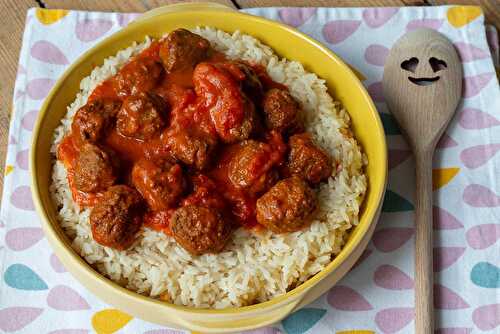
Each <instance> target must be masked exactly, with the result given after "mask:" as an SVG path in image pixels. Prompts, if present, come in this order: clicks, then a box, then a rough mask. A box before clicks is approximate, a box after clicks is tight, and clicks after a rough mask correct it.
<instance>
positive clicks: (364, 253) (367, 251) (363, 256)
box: [351, 248, 373, 270]
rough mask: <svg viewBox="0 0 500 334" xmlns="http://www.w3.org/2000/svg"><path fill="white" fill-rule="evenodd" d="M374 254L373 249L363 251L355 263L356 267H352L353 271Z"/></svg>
mask: <svg viewBox="0 0 500 334" xmlns="http://www.w3.org/2000/svg"><path fill="white" fill-rule="evenodd" d="M372 253H373V251H372V250H371V249H368V248H367V249H365V250H364V251H363V253H361V256H360V257H359V258H358V260H357V261H356V263H354V265H353V266H352V267H351V270H353V269H354V268H356V267H357V266H359V265H360V264H361V263H363V261H364V260H366V259H367V258H368V257H369V256H370V255H371V254H372Z"/></svg>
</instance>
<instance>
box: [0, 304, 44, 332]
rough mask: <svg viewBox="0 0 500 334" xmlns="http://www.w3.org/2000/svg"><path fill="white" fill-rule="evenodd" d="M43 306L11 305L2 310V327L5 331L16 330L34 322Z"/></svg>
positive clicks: (0, 327)
mask: <svg viewBox="0 0 500 334" xmlns="http://www.w3.org/2000/svg"><path fill="white" fill-rule="evenodd" d="M42 312H43V309H42V308H35V307H9V308H4V309H2V310H0V329H1V330H3V331H5V332H15V331H18V330H20V329H23V328H24V327H26V326H27V325H28V324H30V323H32V322H33V321H34V320H35V319H36V318H38V316H39V315H40V314H42Z"/></svg>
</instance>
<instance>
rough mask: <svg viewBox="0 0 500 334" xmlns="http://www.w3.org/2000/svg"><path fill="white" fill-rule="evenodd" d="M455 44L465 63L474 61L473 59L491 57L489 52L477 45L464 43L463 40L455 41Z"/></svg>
mask: <svg viewBox="0 0 500 334" xmlns="http://www.w3.org/2000/svg"><path fill="white" fill-rule="evenodd" d="M454 45H455V48H456V49H457V50H458V53H459V55H460V59H461V60H462V62H464V63H466V62H469V61H472V60H478V59H484V58H489V57H490V53H489V52H486V51H484V50H483V49H480V48H478V47H475V46H474V45H472V44H468V43H463V42H456V43H454Z"/></svg>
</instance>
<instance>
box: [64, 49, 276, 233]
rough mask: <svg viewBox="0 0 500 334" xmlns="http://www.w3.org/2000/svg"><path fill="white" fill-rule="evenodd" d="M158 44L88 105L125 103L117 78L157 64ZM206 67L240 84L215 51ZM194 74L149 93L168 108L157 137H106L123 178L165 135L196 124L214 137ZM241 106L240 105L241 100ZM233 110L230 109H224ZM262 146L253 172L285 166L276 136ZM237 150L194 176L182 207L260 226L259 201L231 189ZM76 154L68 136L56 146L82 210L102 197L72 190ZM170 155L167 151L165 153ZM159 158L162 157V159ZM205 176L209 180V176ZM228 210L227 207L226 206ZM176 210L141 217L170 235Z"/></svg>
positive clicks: (231, 119) (233, 117)
mask: <svg viewBox="0 0 500 334" xmlns="http://www.w3.org/2000/svg"><path fill="white" fill-rule="evenodd" d="M159 48H160V43H159V42H153V43H152V44H151V46H150V47H149V48H147V49H145V50H144V51H142V52H141V53H140V54H139V55H137V56H136V57H134V58H133V59H132V60H131V61H130V62H129V63H127V64H126V65H125V66H123V68H122V69H120V71H119V72H118V74H117V75H115V76H113V77H111V78H109V79H107V80H105V81H104V82H103V83H101V84H100V85H99V86H97V87H96V88H95V89H94V90H93V92H92V93H91V95H90V97H89V101H92V100H96V99H100V98H104V97H105V98H112V99H118V100H122V101H123V100H124V99H125V98H126V97H127V96H126V95H123V94H122V93H119V92H118V91H117V80H118V79H117V76H118V75H121V74H126V73H129V72H133V71H135V70H137V67H138V66H140V63H139V62H140V61H141V60H143V59H146V58H149V59H153V60H155V61H157V62H161V59H160V57H159ZM205 62H209V63H214V64H217V66H220V67H221V68H224V69H225V70H226V71H227V72H229V73H231V75H232V76H233V78H236V79H237V80H244V78H245V75H244V74H243V73H242V72H241V70H240V69H238V67H237V66H235V65H234V64H233V63H231V62H228V61H227V60H226V58H225V56H224V55H223V54H221V53H218V52H216V51H213V50H212V51H211V55H210V57H209V59H208V60H206V61H205ZM250 66H251V67H252V68H253V70H254V71H255V72H256V73H257V75H258V78H259V79H260V81H261V82H262V83H263V86H264V88H265V89H270V88H281V89H286V87H285V86H284V85H281V84H279V83H276V82H274V81H273V80H272V79H271V78H270V77H269V76H268V75H267V73H266V70H265V68H264V67H262V66H259V65H250ZM192 78H193V70H182V71H178V72H174V73H171V74H168V75H163V78H162V79H161V81H160V82H159V83H158V84H156V86H155V87H153V88H152V91H154V92H155V93H156V94H158V95H159V96H161V97H162V98H163V99H164V100H165V101H166V102H167V104H168V106H169V117H168V119H169V127H168V128H167V129H166V130H165V131H164V132H163V133H162V135H161V136H159V137H157V138H154V139H152V140H149V141H142V140H138V139H134V138H131V137H125V136H123V135H121V134H120V133H118V132H117V130H116V129H115V128H114V129H112V130H111V131H109V133H108V134H107V136H106V138H104V140H103V142H102V144H104V145H105V146H107V147H108V148H110V149H112V150H113V151H114V152H116V154H117V155H118V157H119V158H120V160H121V161H122V166H123V167H122V168H123V169H124V171H121V172H122V173H124V174H127V173H129V172H130V169H131V167H132V165H133V163H134V162H136V161H138V160H139V159H141V158H144V157H147V156H148V155H150V154H152V152H153V153H154V152H156V153H158V152H159V151H165V150H167V149H166V147H165V139H166V137H167V136H168V135H169V133H170V132H169V131H173V130H175V129H176V128H177V129H186V128H192V127H193V124H196V126H197V129H198V130H197V131H199V132H200V133H204V134H208V135H212V136H216V135H217V132H216V130H215V127H214V124H213V121H212V119H211V116H210V113H209V112H208V110H207V105H206V103H203V101H205V100H206V99H205V100H203V99H200V97H197V95H196V93H195V92H194V89H193V79H192ZM240 103H241V101H240ZM225 107H227V108H231V106H225ZM224 117H227V119H225V120H224V122H225V124H228V126H230V125H233V124H234V123H237V122H239V121H240V118H241V117H242V115H239V114H232V113H229V114H228V115H225V116H224ZM263 136H264V137H265V138H266V142H267V143H268V144H269V145H270V147H271V148H272V150H271V151H269V152H268V154H267V155H264V156H262V159H260V160H258V161H257V162H256V163H255V164H254V165H253V169H252V170H251V171H250V172H251V173H252V172H253V173H256V176H258V175H257V174H258V173H261V172H262V171H265V170H268V169H269V168H271V167H273V166H274V167H277V166H279V165H281V164H282V163H283V159H284V154H285V151H286V144H285V143H284V142H283V139H282V138H281V136H280V135H277V134H271V133H269V134H263ZM236 145H237V144H235V145H229V146H225V147H224V148H223V150H222V151H221V152H220V154H221V158H220V159H219V161H218V163H217V164H216V165H215V167H214V168H213V169H212V170H210V171H208V172H207V173H206V175H203V174H198V175H195V176H192V178H191V183H192V184H193V190H192V192H191V194H189V196H187V197H186V198H184V199H183V200H182V201H181V203H180V205H188V204H203V205H207V206H211V207H216V208H221V209H224V210H227V211H229V212H231V214H232V215H233V216H234V217H235V218H236V220H237V221H238V222H239V224H241V225H243V226H245V227H248V228H254V229H255V228H256V229H259V228H260V227H259V226H258V224H257V221H256V218H255V206H256V200H257V196H256V195H252V194H249V193H248V192H246V191H245V190H243V189H241V188H238V187H236V186H234V184H233V183H232V182H231V181H230V180H229V177H228V162H229V161H230V160H231V159H232V157H233V156H234V154H235V153H236ZM78 152H79V149H78V147H77V145H76V144H75V143H74V140H72V136H71V135H68V136H67V137H66V138H64V139H63V141H62V142H61V144H60V145H59V147H58V152H57V155H58V159H60V160H61V161H63V163H64V164H65V166H66V168H67V170H68V180H69V184H70V188H71V190H72V195H73V200H74V201H75V202H76V203H78V204H79V205H81V206H89V207H92V206H94V205H95V204H96V203H97V202H98V201H99V199H100V198H101V196H102V194H101V193H84V192H81V191H79V190H77V189H76V188H75V187H74V185H73V169H74V168H73V166H74V164H75V160H76V157H77V155H78ZM164 153H168V152H164ZM160 155H161V154H160ZM207 175H208V176H207ZM129 178H130V177H129V176H126V177H125V180H126V181H125V182H127V183H129V182H130V181H129ZM228 206H229V207H228ZM174 210H175V208H172V209H171V210H166V211H158V212H152V211H149V212H148V213H147V214H146V215H145V217H144V224H145V226H148V227H150V228H152V229H154V230H157V231H162V232H164V233H166V234H168V235H171V233H172V232H171V230H170V227H169V225H170V222H169V220H170V217H171V216H172V213H173V212H174Z"/></svg>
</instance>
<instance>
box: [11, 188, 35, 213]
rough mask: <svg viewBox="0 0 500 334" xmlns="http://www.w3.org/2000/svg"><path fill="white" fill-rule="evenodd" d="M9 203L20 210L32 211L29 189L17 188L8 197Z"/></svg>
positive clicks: (33, 207) (33, 208)
mask: <svg viewBox="0 0 500 334" xmlns="http://www.w3.org/2000/svg"><path fill="white" fill-rule="evenodd" d="M10 202H11V203H12V205H14V206H15V207H16V208H18V209H21V210H28V211H33V210H35V206H34V205H33V200H32V199H31V189H30V187H28V186H19V187H17V188H16V189H14V191H13V192H12V195H10Z"/></svg>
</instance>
